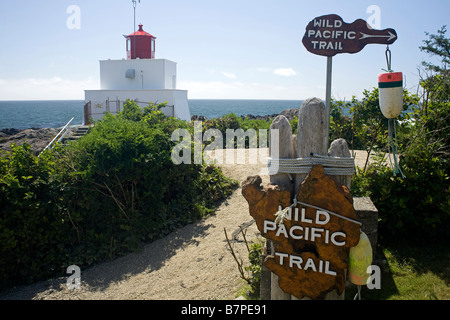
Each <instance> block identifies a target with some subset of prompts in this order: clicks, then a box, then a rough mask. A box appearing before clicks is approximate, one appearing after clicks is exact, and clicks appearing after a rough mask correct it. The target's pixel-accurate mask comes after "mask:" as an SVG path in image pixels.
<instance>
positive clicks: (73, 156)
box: [0, 101, 237, 287]
mask: <svg viewBox="0 0 450 320" xmlns="http://www.w3.org/2000/svg"><path fill="white" fill-rule="evenodd" d="M160 106H161V105H160ZM160 106H155V105H150V106H149V107H147V108H145V109H143V110H142V109H140V108H139V107H137V105H136V104H135V103H134V102H131V101H129V102H128V103H127V104H126V105H125V106H124V110H123V111H122V113H121V114H119V115H118V116H113V115H111V114H106V115H105V117H104V118H103V119H102V120H101V121H98V122H97V123H96V124H95V126H94V127H92V129H91V131H90V133H89V134H87V135H85V136H84V137H83V138H81V139H79V140H78V141H75V142H72V143H71V144H68V145H67V146H65V147H58V148H57V149H56V150H53V151H52V150H48V151H45V152H44V153H43V154H42V155H41V156H40V157H39V158H38V157H35V156H34V155H33V154H32V152H31V150H30V148H29V146H27V145H26V144H24V145H23V146H13V148H12V152H11V153H5V154H4V155H3V156H2V157H0V191H1V195H0V208H1V211H0V240H1V242H0V253H1V257H2V259H1V260H0V287H6V286H11V285H17V284H21V283H30V282H33V281H37V280H40V279H44V278H47V277H50V276H63V275H64V274H65V270H66V268H67V267H68V266H69V265H72V264H76V265H78V266H79V267H81V268H83V267H87V266H89V265H92V264H94V263H97V262H100V261H104V260H107V259H111V258H114V257H116V256H120V255H123V254H125V253H128V252H131V251H134V250H139V249H140V248H141V246H142V244H144V243H146V242H149V241H152V240H155V239H157V238H160V237H162V236H164V235H166V234H168V233H170V232H171V231H173V230H174V229H176V228H178V227H180V226H183V225H186V224H188V223H192V222H194V221H196V220H198V219H199V218H201V217H203V216H205V215H206V214H208V213H210V212H212V211H214V209H215V207H216V205H217V203H218V202H219V201H221V200H223V199H225V198H226V197H228V196H229V195H230V194H231V192H232V190H233V189H234V188H235V187H236V186H237V182H236V181H234V180H231V179H229V178H226V177H225V176H224V175H223V174H222V171H221V170H220V168H217V167H213V166H206V165H203V164H202V165H175V164H173V162H172V160H171V148H172V147H173V144H174V142H172V141H171V139H170V137H171V134H172V132H173V130H175V128H183V127H185V128H189V125H188V124H187V123H186V122H184V121H181V120H178V119H175V118H170V117H166V116H164V114H163V113H162V112H161V111H160V110H159V109H160Z"/></svg>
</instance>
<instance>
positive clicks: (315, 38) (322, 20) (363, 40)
mask: <svg viewBox="0 0 450 320" xmlns="http://www.w3.org/2000/svg"><path fill="white" fill-rule="evenodd" d="M396 40H397V32H396V31H395V30H394V29H384V30H375V29H372V28H371V27H370V25H369V24H368V23H367V22H366V21H364V20H362V19H358V20H356V21H354V22H353V23H350V24H349V23H346V22H344V21H343V20H342V18H341V17H340V16H338V15H336V14H328V15H324V16H320V17H317V18H314V19H313V20H312V21H310V22H309V23H308V25H307V26H306V31H305V34H304V36H303V39H302V42H303V45H304V46H305V48H306V50H308V51H309V52H311V53H314V54H317V55H321V56H326V57H327V83H326V99H325V100H326V102H325V104H326V107H327V109H328V112H329V111H330V104H331V74H332V66H333V60H332V57H333V56H335V55H336V54H339V53H357V52H359V51H361V50H362V49H363V48H364V47H365V46H366V45H367V44H370V43H377V44H386V45H390V44H392V43H394V42H395V41H396Z"/></svg>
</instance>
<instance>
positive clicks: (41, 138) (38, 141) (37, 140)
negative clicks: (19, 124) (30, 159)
mask: <svg viewBox="0 0 450 320" xmlns="http://www.w3.org/2000/svg"><path fill="white" fill-rule="evenodd" d="M0 132H1V135H0V150H5V151H11V144H13V143H15V144H16V145H22V144H23V143H24V142H26V143H28V144H29V145H30V146H31V150H33V153H34V154H35V155H38V154H39V153H40V152H41V151H42V150H43V149H44V148H45V147H46V146H47V144H48V143H49V142H50V141H52V139H53V138H54V137H55V136H56V135H57V134H58V132H59V129H57V128H40V129H25V130H19V129H3V130H1V131H0Z"/></svg>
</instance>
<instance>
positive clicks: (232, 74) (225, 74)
mask: <svg viewBox="0 0 450 320" xmlns="http://www.w3.org/2000/svg"><path fill="white" fill-rule="evenodd" d="M221 73H222V74H223V75H224V76H225V77H227V78H228V79H231V80H234V79H236V75H235V74H234V73H230V72H225V71H222V72H221Z"/></svg>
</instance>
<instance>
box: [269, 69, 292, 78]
mask: <svg viewBox="0 0 450 320" xmlns="http://www.w3.org/2000/svg"><path fill="white" fill-rule="evenodd" d="M273 74H276V75H277V76H283V77H292V76H295V75H297V72H295V70H294V69H292V68H280V69H275V70H274V71H273Z"/></svg>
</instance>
